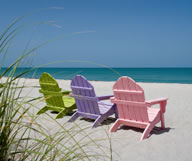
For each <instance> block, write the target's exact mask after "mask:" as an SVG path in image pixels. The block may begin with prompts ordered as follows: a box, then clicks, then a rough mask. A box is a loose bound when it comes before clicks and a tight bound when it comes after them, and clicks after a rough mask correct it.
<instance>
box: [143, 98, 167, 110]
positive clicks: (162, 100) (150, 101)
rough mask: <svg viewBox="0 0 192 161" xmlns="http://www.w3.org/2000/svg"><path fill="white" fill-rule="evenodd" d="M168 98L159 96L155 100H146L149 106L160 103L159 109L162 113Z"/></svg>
mask: <svg viewBox="0 0 192 161" xmlns="http://www.w3.org/2000/svg"><path fill="white" fill-rule="evenodd" d="M167 100H168V98H159V99H155V100H149V101H146V103H147V104H148V105H149V106H152V105H155V104H160V110H161V111H162V112H163V113H164V112H165V107H166V104H167Z"/></svg>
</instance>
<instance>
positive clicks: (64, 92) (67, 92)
mask: <svg viewBox="0 0 192 161" xmlns="http://www.w3.org/2000/svg"><path fill="white" fill-rule="evenodd" d="M71 92H72V91H61V93H62V94H63V95H69V94H70V93H71Z"/></svg>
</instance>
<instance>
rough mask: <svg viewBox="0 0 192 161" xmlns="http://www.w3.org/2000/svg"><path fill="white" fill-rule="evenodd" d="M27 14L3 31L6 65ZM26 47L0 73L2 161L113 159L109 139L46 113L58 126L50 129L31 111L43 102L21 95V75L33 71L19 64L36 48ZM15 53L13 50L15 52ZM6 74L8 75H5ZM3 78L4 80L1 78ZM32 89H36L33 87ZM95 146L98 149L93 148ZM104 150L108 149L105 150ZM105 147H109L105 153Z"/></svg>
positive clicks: (0, 37) (1, 41) (1, 51)
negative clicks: (11, 43)
mask: <svg viewBox="0 0 192 161" xmlns="http://www.w3.org/2000/svg"><path fill="white" fill-rule="evenodd" d="M23 18H24V17H20V18H18V19H16V20H15V21H14V22H13V23H11V24H10V25H9V26H8V27H7V28H6V29H5V30H4V31H3V32H1V34H0V56H1V58H2V59H1V65H0V69H1V67H2V66H3V64H4V62H5V60H6V56H7V55H8V54H9V48H10V46H9V44H10V42H11V41H14V38H15V37H16V35H17V34H18V32H20V29H21V27H22V26H21V25H19V22H20V21H21V20H22V19H23ZM38 48H39V46H38V47H35V48H32V49H30V50H24V51H23V53H21V54H20V56H19V57H18V58H17V59H16V60H15V61H14V62H13V63H12V64H10V65H9V67H7V69H6V70H5V71H4V72H2V73H1V74H0V160H2V161H12V160H13V161H15V160H33V161H35V160H49V161H50V160H61V161H67V160H93V159H96V160H112V148H111V144H110V138H109V136H108V135H106V137H105V138H96V139H95V138H94V139H93V138H92V137H91V133H87V132H86V130H87V128H89V127H86V126H81V125H78V124H75V123H73V124H71V126H70V127H68V126H65V124H66V123H65V124H64V125H63V124H61V123H60V122H59V121H57V120H55V119H54V118H53V117H52V116H51V115H49V114H46V117H47V118H49V119H50V120H51V121H52V122H54V124H55V125H57V127H58V128H57V129H56V130H54V131H52V132H50V129H47V128H46V127H45V126H44V125H43V124H42V123H41V120H42V119H43V118H42V117H41V118H39V117H38V116H37V115H36V114H34V113H33V112H31V109H35V108H36V106H37V104H38V103H39V102H41V101H42V100H41V99H42V98H41V97H36V98H34V97H32V96H31V95H30V94H29V95H22V92H23V91H24V90H25V89H26V88H28V86H27V85H26V84H25V81H23V82H21V81H20V78H21V77H22V76H23V75H24V74H26V73H28V72H29V71H31V70H32V69H31V68H29V69H26V70H23V71H21V72H20V73H17V74H16V70H17V68H18V67H20V66H21V65H22V63H23V62H25V61H26V60H27V57H28V56H29V55H31V54H33V52H34V51H35V50H37V49H38ZM12 54H14V53H12ZM5 75H6V77H4V76H5ZM3 77H4V79H2V78H3ZM30 88H37V87H36V86H30ZM106 139H107V140H108V141H109V145H110V146H109V147H108V146H105V147H104V146H101V145H100V144H99V142H102V141H103V140H106ZM92 147H96V149H97V151H92V150H91V149H92ZM103 149H105V150H103ZM106 149H108V150H107V151H108V152H107V153H106Z"/></svg>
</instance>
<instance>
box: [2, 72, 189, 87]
mask: <svg viewBox="0 0 192 161" xmlns="http://www.w3.org/2000/svg"><path fill="white" fill-rule="evenodd" d="M5 69H6V68H2V69H1V70H0V73H2V72H3V71H4V70H5ZM27 69H29V68H19V69H17V72H16V74H18V73H19V72H21V71H25V70H27ZM43 72H48V73H50V74H51V75H52V76H53V77H55V78H56V79H65V80H71V79H72V78H73V77H74V76H75V75H76V74H80V75H83V76H85V77H86V78H87V79H88V80H96V81H116V80H117V79H118V78H119V77H120V76H129V77H132V78H133V79H134V80H135V81H137V82H156V83H186V84H192V68H109V69H108V68H39V69H36V70H33V71H32V72H30V73H28V74H25V75H24V76H23V77H26V78H39V77H40V75H41V74H42V73H43Z"/></svg>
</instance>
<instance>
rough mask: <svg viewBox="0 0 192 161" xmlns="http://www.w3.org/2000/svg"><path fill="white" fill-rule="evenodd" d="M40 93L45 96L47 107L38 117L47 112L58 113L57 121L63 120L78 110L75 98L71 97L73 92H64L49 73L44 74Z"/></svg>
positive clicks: (41, 110)
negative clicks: (70, 94)
mask: <svg viewBox="0 0 192 161" xmlns="http://www.w3.org/2000/svg"><path fill="white" fill-rule="evenodd" d="M39 84H40V86H41V89H40V90H39V92H40V93H42V94H43V95H44V98H45V102H46V106H45V107H43V108H42V109H40V110H39V111H38V112H37V115H40V114H42V113H45V112H46V111H47V110H52V111H56V112H58V114H57V116H56V119H58V118H62V117H63V116H65V115H66V114H68V113H70V112H72V111H73V109H75V108H76V104H75V100H74V98H71V97H69V93H70V92H71V91H62V89H61V88H59V85H58V83H57V81H56V80H55V79H54V78H53V77H52V76H51V75H50V74H48V73H43V74H42V75H41V77H40V79H39Z"/></svg>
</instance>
